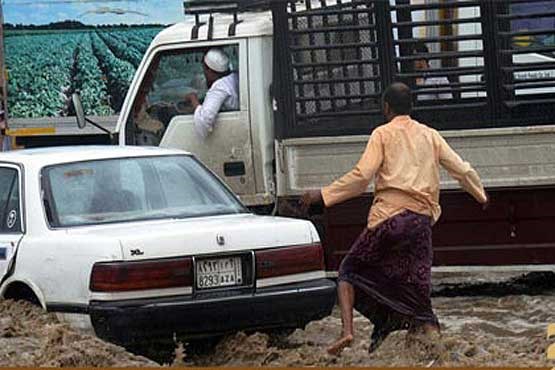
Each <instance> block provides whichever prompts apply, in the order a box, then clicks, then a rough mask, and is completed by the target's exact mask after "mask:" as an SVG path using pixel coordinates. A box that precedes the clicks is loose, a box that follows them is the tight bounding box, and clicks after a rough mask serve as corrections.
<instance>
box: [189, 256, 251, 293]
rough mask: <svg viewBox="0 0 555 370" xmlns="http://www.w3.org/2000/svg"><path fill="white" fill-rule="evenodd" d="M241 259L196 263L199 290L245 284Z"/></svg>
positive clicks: (214, 259) (229, 258)
mask: <svg viewBox="0 0 555 370" xmlns="http://www.w3.org/2000/svg"><path fill="white" fill-rule="evenodd" d="M242 270H243V268H242V265H241V257H226V258H211V259H202V260H197V261H196V280H197V288H198V289H209V288H220V287H227V286H235V285H241V284H243V271H242Z"/></svg>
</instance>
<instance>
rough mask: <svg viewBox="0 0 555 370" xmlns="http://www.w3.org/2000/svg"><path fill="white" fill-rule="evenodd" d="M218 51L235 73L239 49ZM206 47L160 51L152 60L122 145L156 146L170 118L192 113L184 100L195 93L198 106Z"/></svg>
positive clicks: (204, 88)
mask: <svg viewBox="0 0 555 370" xmlns="http://www.w3.org/2000/svg"><path fill="white" fill-rule="evenodd" d="M221 49H222V50H223V51H224V52H225V53H226V54H227V55H228V56H229V59H230V64H231V71H232V72H237V73H238V71H239V46H238V45H237V44H234V45H227V46H223V47H221ZM207 51H208V48H205V47H203V48H194V49H179V50H170V51H162V52H160V53H158V54H157V55H156V56H155V57H154V59H153V60H152V62H151V64H150V66H149V68H148V70H147V72H146V74H145V77H144V78H143V81H142V83H141V85H140V87H139V91H138V93H137V94H136V96H135V100H134V103H133V106H132V109H131V113H130V115H129V117H128V118H127V123H126V124H127V130H126V131H127V133H128V137H126V142H127V143H128V144H131V145H158V144H159V143H160V141H161V140H162V137H163V136H164V132H165V131H166V128H167V127H168V125H169V123H170V121H171V120H172V118H173V117H174V116H176V115H189V114H193V109H192V107H191V106H190V105H189V104H187V103H185V101H184V97H185V95H187V94H189V93H196V94H197V96H198V97H199V99H200V101H201V103H202V101H203V99H204V96H205V95H206V92H207V90H208V87H207V85H206V80H205V77H204V72H203V58H204V55H205V53H206V52H207Z"/></svg>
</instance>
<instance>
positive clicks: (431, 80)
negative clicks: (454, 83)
mask: <svg viewBox="0 0 555 370" xmlns="http://www.w3.org/2000/svg"><path fill="white" fill-rule="evenodd" d="M427 85H449V80H448V79H447V77H439V76H438V77H424V83H423V84H420V85H419V86H427ZM434 99H453V95H452V94H451V93H450V92H442V93H428V94H418V100H434Z"/></svg>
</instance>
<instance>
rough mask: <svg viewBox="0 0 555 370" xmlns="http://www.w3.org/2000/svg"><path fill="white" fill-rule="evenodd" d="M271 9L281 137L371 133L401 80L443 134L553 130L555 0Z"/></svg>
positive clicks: (307, 4)
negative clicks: (383, 98)
mask: <svg viewBox="0 0 555 370" xmlns="http://www.w3.org/2000/svg"><path fill="white" fill-rule="evenodd" d="M270 6H271V8H272V12H273V17H274V25H276V22H277V24H280V25H281V28H280V29H277V28H276V27H275V29H274V33H275V35H276V40H275V43H276V44H277V45H274V47H275V53H276V55H275V56H276V58H275V59H274V60H275V63H276V65H275V66H274V68H275V71H274V73H275V74H276V79H275V86H274V90H273V91H274V95H275V97H276V100H277V102H278V114H277V116H276V117H277V118H278V119H281V122H279V121H278V124H277V127H278V135H279V136H280V137H300V136H322V135H346V134H364V133H368V132H369V131H370V129H371V128H372V127H375V126H376V125H378V124H380V123H382V122H383V117H382V116H381V113H380V109H381V106H380V105H381V103H380V95H381V93H382V92H383V89H384V88H385V86H387V85H388V84H389V83H391V82H393V81H397V80H400V81H404V82H406V83H408V84H409V85H410V86H412V88H413V89H414V91H415V113H414V114H415V116H416V117H417V118H418V119H419V120H421V121H423V122H426V123H429V124H431V125H432V126H435V127H437V128H440V129H464V128H481V127H498V126H510V125H536V124H548V123H551V124H553V123H555V108H554V107H555V104H554V103H555V0H531V1H521V0H507V1H495V0H460V1H444V0H435V1H429V2H425V3H422V2H418V3H416V1H410V0H390V1H382V0H353V1H348V0H321V1H314V0H312V1H310V0H306V1H275V2H271V3H270ZM282 28H285V29H282ZM422 45H424V47H422ZM426 49H427V50H426Z"/></svg>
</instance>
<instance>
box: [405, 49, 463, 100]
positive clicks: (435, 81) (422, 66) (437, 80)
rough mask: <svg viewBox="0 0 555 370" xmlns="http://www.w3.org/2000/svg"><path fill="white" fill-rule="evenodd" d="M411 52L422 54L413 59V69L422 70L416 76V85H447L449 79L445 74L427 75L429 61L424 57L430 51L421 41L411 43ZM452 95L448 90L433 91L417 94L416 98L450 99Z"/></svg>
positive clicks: (433, 86) (430, 86) (424, 86)
mask: <svg viewBox="0 0 555 370" xmlns="http://www.w3.org/2000/svg"><path fill="white" fill-rule="evenodd" d="M412 53H413V54H414V55H418V56H422V58H421V59H416V60H415V61H414V69H415V70H416V71H418V72H422V74H423V75H422V76H419V77H417V78H416V86H417V87H423V88H432V89H433V88H436V89H437V88H438V87H441V85H446V86H445V87H449V80H448V79H447V77H445V76H428V74H427V71H428V70H429V69H430V63H429V62H428V60H427V59H426V58H425V56H426V55H428V54H429V53H430V51H429V50H428V47H427V46H426V44H424V43H423V42H418V43H416V44H414V45H413V48H412ZM452 98H453V95H452V94H451V93H450V92H434V93H430V92H428V93H425V94H418V95H417V98H416V99H417V100H436V99H452Z"/></svg>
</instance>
